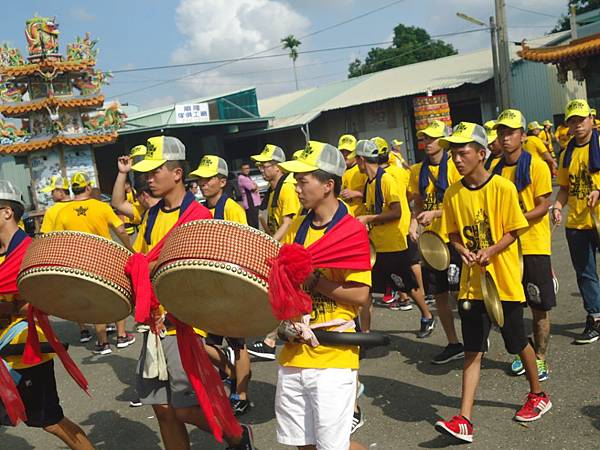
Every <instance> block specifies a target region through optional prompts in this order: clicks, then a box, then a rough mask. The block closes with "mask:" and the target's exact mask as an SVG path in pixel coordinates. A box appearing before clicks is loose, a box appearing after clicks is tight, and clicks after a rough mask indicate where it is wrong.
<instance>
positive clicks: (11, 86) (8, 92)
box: [0, 81, 27, 103]
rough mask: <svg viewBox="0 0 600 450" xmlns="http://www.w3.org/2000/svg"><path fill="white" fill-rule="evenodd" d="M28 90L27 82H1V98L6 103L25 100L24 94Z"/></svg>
mask: <svg viewBox="0 0 600 450" xmlns="http://www.w3.org/2000/svg"><path fill="white" fill-rule="evenodd" d="M26 92H27V85H26V84H15V83H11V82H8V81H7V82H4V83H0V100H1V101H3V102H6V103H13V102H20V101H23V95H25V93H26Z"/></svg>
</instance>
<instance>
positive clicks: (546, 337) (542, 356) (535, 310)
mask: <svg viewBox="0 0 600 450" xmlns="http://www.w3.org/2000/svg"><path fill="white" fill-rule="evenodd" d="M525 125H526V122H525V118H524V117H523V114H522V113H521V112H520V111H517V110H514V109H508V110H506V111H503V112H502V114H500V116H499V117H498V121H497V122H496V125H495V129H496V130H497V132H498V141H499V142H500V144H501V145H502V151H503V156H502V158H501V159H500V161H499V162H498V164H497V165H496V166H495V167H494V170H493V173H495V174H498V175H502V176H503V177H505V178H508V179H509V180H510V181H512V182H513V183H514V184H515V187H516V188H517V191H518V193H519V205H520V206H521V210H522V211H523V214H524V215H525V218H526V219H527V221H528V222H529V227H528V228H527V229H526V230H525V231H523V232H522V233H520V235H519V241H520V243H521V250H522V254H523V288H524V289H525V297H526V299H527V304H528V305H529V307H530V308H531V314H532V316H533V342H534V348H535V353H536V356H537V370H538V378H539V380H540V381H545V380H547V379H548V377H549V373H548V365H547V363H546V353H547V351H548V344H549V343H550V316H549V312H550V310H551V309H552V308H553V307H554V306H556V295H555V293H554V283H553V281H552V280H553V277H552V263H551V260H550V254H551V236H550V216H549V214H548V208H549V207H550V195H551V194H552V174H551V173H550V169H549V167H548V165H547V164H545V163H544V162H543V161H540V160H539V159H536V158H533V157H532V156H531V155H530V154H529V153H527V152H525V151H524V150H523V140H524V139H525V136H526V134H525ZM511 371H512V373H513V374H515V375H522V374H524V373H525V368H524V367H523V362H522V361H521V358H519V356H516V357H515V360H514V361H513V363H512V365H511Z"/></svg>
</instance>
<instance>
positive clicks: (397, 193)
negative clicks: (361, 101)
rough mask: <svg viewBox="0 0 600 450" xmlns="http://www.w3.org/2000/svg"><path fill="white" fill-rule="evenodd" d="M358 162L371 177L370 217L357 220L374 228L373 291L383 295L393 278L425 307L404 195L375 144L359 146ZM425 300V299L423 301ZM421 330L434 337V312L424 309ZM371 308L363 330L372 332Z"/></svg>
mask: <svg viewBox="0 0 600 450" xmlns="http://www.w3.org/2000/svg"><path fill="white" fill-rule="evenodd" d="M356 160H357V164H358V167H359V169H360V171H361V172H362V173H365V174H367V176H368V178H369V179H368V181H367V186H366V189H365V194H366V195H365V202H366V203H365V205H366V214H363V215H361V216H358V217H357V219H358V220H359V221H360V222H362V223H363V224H364V225H365V226H367V227H368V228H370V232H369V236H370V238H371V241H372V242H373V245H374V246H375V250H376V252H377V260H376V262H375V265H374V266H373V292H374V293H377V294H383V293H384V292H385V291H386V288H387V287H388V286H391V282H392V277H395V284H396V285H398V288H399V290H401V291H404V292H406V293H407V294H409V295H410V296H411V297H412V298H413V299H414V300H415V301H416V302H417V304H418V305H422V304H425V301H424V298H423V293H422V292H419V284H418V282H417V279H416V277H415V275H414V273H413V271H412V270H411V268H410V258H409V254H408V252H406V251H405V250H407V249H408V245H407V242H406V234H405V231H404V229H403V228H402V224H401V220H400V219H401V216H402V214H409V211H408V210H407V211H402V208H401V206H400V205H401V202H402V193H401V189H400V187H399V186H398V183H397V182H396V180H395V178H394V177H393V176H392V175H390V174H389V173H386V172H385V170H384V169H383V168H381V167H379V148H378V147H377V145H376V144H375V143H374V142H373V141H369V140H361V141H358V142H357V143H356ZM421 300H423V301H422V302H421ZM421 314H422V316H421V321H420V324H421V326H420V330H419V331H418V332H417V337H420V338H425V337H427V336H429V335H430V334H431V331H432V330H433V328H434V326H435V319H434V317H433V314H431V311H429V310H428V309H425V308H424V309H422V311H421ZM370 319H371V317H370V313H369V308H364V309H363V311H362V313H361V329H363V330H370V327H371V323H370Z"/></svg>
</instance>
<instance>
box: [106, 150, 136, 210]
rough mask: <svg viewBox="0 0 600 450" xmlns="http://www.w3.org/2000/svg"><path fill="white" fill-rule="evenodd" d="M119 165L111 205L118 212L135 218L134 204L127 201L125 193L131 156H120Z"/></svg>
mask: <svg viewBox="0 0 600 450" xmlns="http://www.w3.org/2000/svg"><path fill="white" fill-rule="evenodd" d="M118 166H119V173H118V174H117V179H116V180H115V184H114V185H113V190H112V198H111V199H110V205H111V206H112V207H113V208H115V209H116V210H117V213H119V214H122V215H124V216H127V217H128V218H130V219H133V217H134V214H133V206H132V205H131V203H129V202H128V201H127V196H126V194H125V181H127V174H128V173H129V171H130V170H131V158H130V157H129V156H121V157H119V161H118Z"/></svg>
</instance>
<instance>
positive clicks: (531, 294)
mask: <svg viewBox="0 0 600 450" xmlns="http://www.w3.org/2000/svg"><path fill="white" fill-rule="evenodd" d="M523 289H525V297H526V298H527V304H528V305H529V306H530V307H531V308H534V309H539V310H540V311H550V310H551V309H552V308H553V307H555V306H556V295H555V293H554V282H553V281H552V262H551V261H550V255H524V256H523Z"/></svg>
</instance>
